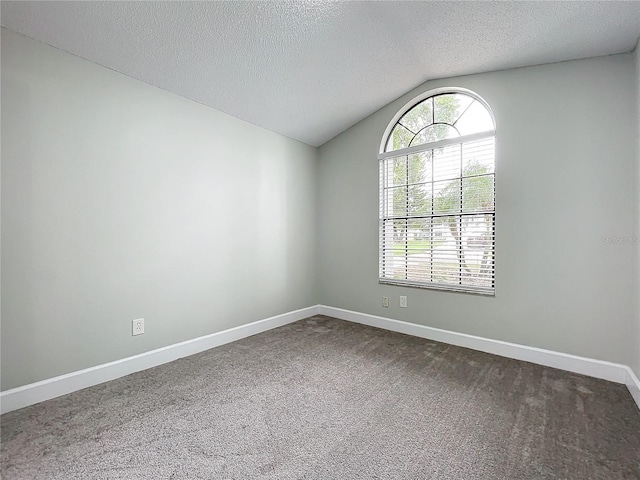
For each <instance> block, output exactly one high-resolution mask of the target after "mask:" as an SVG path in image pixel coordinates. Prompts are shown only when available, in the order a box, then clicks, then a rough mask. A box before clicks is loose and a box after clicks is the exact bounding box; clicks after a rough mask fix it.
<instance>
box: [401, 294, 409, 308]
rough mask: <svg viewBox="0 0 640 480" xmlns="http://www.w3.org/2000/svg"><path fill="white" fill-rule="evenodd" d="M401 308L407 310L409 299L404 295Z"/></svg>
mask: <svg viewBox="0 0 640 480" xmlns="http://www.w3.org/2000/svg"><path fill="white" fill-rule="evenodd" d="M400 306H401V307H402V308H407V297H405V296H404V295H400Z"/></svg>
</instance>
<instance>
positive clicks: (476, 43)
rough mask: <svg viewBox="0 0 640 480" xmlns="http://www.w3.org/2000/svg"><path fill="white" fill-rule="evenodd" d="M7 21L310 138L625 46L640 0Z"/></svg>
mask: <svg viewBox="0 0 640 480" xmlns="http://www.w3.org/2000/svg"><path fill="white" fill-rule="evenodd" d="M1 9H2V10H1V14H2V25H3V26H5V27H6V28H8V29H10V30H13V31H16V32H19V33H22V34H24V35H27V36H29V37H32V38H35V39H37V40H40V41H42V42H45V43H48V44H50V45H53V46H55V47H57V48H60V49H62V50H65V51H67V52H70V53H73V54H75V55H78V56H80V57H82V58H85V59H87V60H90V61H92V62H95V63H97V64H100V65H104V66H106V67H109V68H111V69H113V70H116V71H118V72H121V73H123V74H125V75H128V76H130V77H133V78H136V79H138V80H142V81H143V82H146V83H149V84H151V85H155V86H157V87H160V88H162V89H165V90H168V91H170V92H174V93H176V94H178V95H182V96H184V97H187V98H190V99H192V100H195V101H197V102H200V103H202V104H205V105H209V106H211V107H213V108H215V109H217V110H221V111H223V112H226V113H228V114H230V115H233V116H235V117H238V118H241V119H243V120H246V121H248V122H251V123H253V124H256V125H259V126H262V127H264V128H267V129H269V130H272V131H275V132H278V133H281V134H283V135H286V136H288V137H291V138H295V139H297V140H300V141H302V142H305V143H308V144H310V145H313V146H318V145H321V144H323V143H324V142H326V141H328V140H329V139H331V138H332V137H334V136H335V135H337V134H339V133H340V132H342V131H344V130H345V129H347V128H348V127H350V126H351V125H353V124H354V123H357V122H358V121H359V120H361V119H362V118H364V117H366V116H367V115H369V114H371V113H373V112H374V111H376V110H377V109H379V108H381V107H382V106H384V105H386V104H387V103H389V102H390V101H392V100H394V99H395V98H397V97H399V96H400V95H402V94H403V93H405V92H407V91H408V90H410V89H412V88H413V87H415V86H417V85H419V84H420V83H422V82H424V81H426V80H429V79H434V78H444V77H451V76H457V75H464V74H471V73H478V72H486V71H493V70H500V69H505V68H513V67H521V66H528V65H536V64H541V63H550V62H558V61H563V60H571V59H577V58H584V57H592V56H598V55H606V54H613V53H622V52H629V51H632V50H633V48H634V46H635V45H636V42H637V41H638V37H639V36H640V2H549V1H547V2H510V1H509V2H324V1H304V0H298V1H293V2H231V1H227V2H62V1H61V2H22V1H19V2H7V1H3V2H2V6H1Z"/></svg>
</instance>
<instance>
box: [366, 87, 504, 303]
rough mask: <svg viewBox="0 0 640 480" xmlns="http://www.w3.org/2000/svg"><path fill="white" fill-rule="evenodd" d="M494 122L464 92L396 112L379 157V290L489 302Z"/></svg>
mask: <svg viewBox="0 0 640 480" xmlns="http://www.w3.org/2000/svg"><path fill="white" fill-rule="evenodd" d="M494 140H495V122H494V119H493V115H492V113H491V110H490V108H489V106H488V105H487V103H486V102H485V101H484V100H482V99H481V98H480V97H479V96H478V95H476V94H475V93H473V92H471V91H469V90H466V89H457V88H447V89H438V90H432V91H430V92H427V93H425V94H423V95H421V96H420V97H418V98H416V99H414V100H413V101H412V102H410V103H409V104H408V105H407V106H405V108H403V109H402V110H400V111H399V112H398V114H397V115H396V116H395V117H394V119H393V120H392V121H391V123H390V124H389V126H388V127H387V130H386V131H385V134H384V137H383V139H382V143H381V147H380V154H379V155H378V159H379V161H380V227H379V228H380V275H379V277H380V283H388V284H397V285H407V286H414V287H423V288H436V289H443V290H454V291H463V292H472V293H480V294H487V295H493V294H494V291H495V141H494Z"/></svg>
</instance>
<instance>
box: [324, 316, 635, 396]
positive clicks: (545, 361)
mask: <svg viewBox="0 0 640 480" xmlns="http://www.w3.org/2000/svg"><path fill="white" fill-rule="evenodd" d="M318 307H319V312H318V313H320V314H321V315H328V316H331V317H335V318H339V319H342V320H347V321H350V322H355V323H361V324H363V325H369V326H371V327H378V328H382V329H385V330H391V331H393V332H399V333H404V334H406V335H413V336H414V337H421V338H427V339H429V340H435V341H437V342H443V343H448V344H450V345H457V346H459V347H465V348H470V349H472V350H479V351H481V352H486V353H492V354H494V355H499V356H501V357H507V358H513V359H516V360H523V361H525V362H531V363H536V364H538V365H544V366H546V367H553V368H558V369H561V370H566V371H569V372H574V373H579V374H582V375H588V376H590V377H595V378H601V379H603V380H609V381H611V382H616V383H622V384H626V385H627V387H628V388H629V391H630V392H631V395H632V396H633V398H634V400H635V401H636V403H637V404H638V408H640V382H639V381H638V377H636V376H635V375H634V373H633V371H632V370H631V368H630V367H628V366H626V365H622V364H619V363H612V362H606V361H604V360H595V359H592V358H586V357H579V356H576V355H570V354H567V353H560V352H554V351H552V350H545V349H543V348H536V347H528V346H526V345H519V344H516V343H509V342H503V341H501V340H492V339H489V338H483V337H476V336H474V335H467V334H465V333H457V332H452V331H449V330H442V329H439V328H434V327H426V326H424V325H418V324H415V323H408V322H402V321H400V320H393V319H391V318H386V317H379V316H377V315H370V314H367V313H360V312H354V311H352V310H344V309H342V308H335V307H328V306H326V305H319V306H318Z"/></svg>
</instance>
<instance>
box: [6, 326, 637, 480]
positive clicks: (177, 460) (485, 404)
mask: <svg viewBox="0 0 640 480" xmlns="http://www.w3.org/2000/svg"><path fill="white" fill-rule="evenodd" d="M1 455H2V457H1V459H2V478H4V479H5V480H9V479H47V480H53V479H65V480H66V479H78V478H82V479H183V478H184V479H188V478H193V479H196V478H197V479H252V478H265V479H345V480H346V479H411V480H413V479H465V480H471V479H607V480H614V479H622V478H625V479H629V478H636V479H640V411H639V410H638V408H637V406H636V405H635V403H634V402H633V400H632V398H631V396H630V394H629V392H628V391H627V389H626V387H624V386H623V385H618V384H614V383H609V382H605V381H601V380H596V379H592V378H588V377H584V376H580V375H575V374H571V373H567V372H563V371H559V370H554V369H551V368H545V367H540V366H537V365H533V364H529V363H524V362H519V361H515V360H509V359H505V358H501V357H497V356H493V355H488V354H484V353H479V352H474V351H472V350H467V349H463V348H458V347H453V346H448V345H445V344H441V343H435V342H431V341H428V340H423V339H419V338H414V337H409V336H405V335H401V334H397V333H391V332H387V331H385V330H379V329H375V328H370V327H366V326H362V325H357V324H353V323H348V322H343V321H341V320H336V319H332V318H328V317H323V316H316V317H312V318H309V319H306V320H302V321H300V322H296V323H293V324H291V325H287V326H284V327H281V328H278V329H275V330H271V331H269V332H266V333H263V334H260V335H256V336H254V337H250V338H247V339H244V340H241V341H238V342H235V343H232V344H229V345H225V346H222V347H219V348H215V349H212V350H209V351H207V352H204V353H201V354H198V355H194V356H192V357H189V358H184V359H181V360H178V361H175V362H172V363H170V364H166V365H163V366H160V367H156V368H153V369H151V370H147V371H144V372H140V373H137V374H134V375H130V376H128V377H124V378H121V379H118V380H115V381H113V382H109V383H106V384H103V385H98V386H96V387H92V388H89V389H86V390H83V391H80V392H76V393H73V394H70V395H67V396H64V397H61V398H58V399H54V400H50V401H48V402H44V403H41V404H39V405H34V406H32V407H28V408H25V409H22V410H19V411H15V412H11V413H8V414H5V415H3V416H2V449H1Z"/></svg>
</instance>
